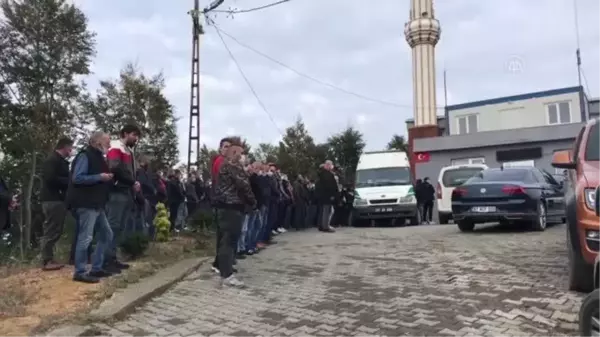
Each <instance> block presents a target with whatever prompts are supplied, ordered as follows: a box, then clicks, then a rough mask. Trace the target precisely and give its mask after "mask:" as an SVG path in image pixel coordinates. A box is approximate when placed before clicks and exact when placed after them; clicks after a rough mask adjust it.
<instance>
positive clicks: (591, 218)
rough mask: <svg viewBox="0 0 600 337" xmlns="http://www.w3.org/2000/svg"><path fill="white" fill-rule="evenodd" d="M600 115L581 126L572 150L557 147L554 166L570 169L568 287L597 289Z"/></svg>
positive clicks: (599, 227)
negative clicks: (562, 149)
mask: <svg viewBox="0 0 600 337" xmlns="http://www.w3.org/2000/svg"><path fill="white" fill-rule="evenodd" d="M598 128H599V121H598V119H593V120H590V121H589V122H588V123H587V124H586V125H585V126H584V127H582V128H581V130H580V132H579V134H578V136H577V138H576V139H575V143H574V145H573V149H572V150H571V151H558V152H555V153H554V156H553V157H552V166H554V167H556V168H561V169H567V170H569V172H568V174H567V180H568V181H567V182H566V183H565V186H566V188H565V209H566V223H567V250H568V254H569V289H570V290H576V291H583V292H589V291H592V290H593V289H594V284H593V282H592V280H593V273H594V261H595V259H596V255H597V254H598V248H599V246H600V232H599V230H600V224H599V222H600V218H599V217H598V215H597V214H596V212H595V210H594V202H595V198H596V187H597V186H598V185H600V178H599V177H598V175H599V174H600V172H599V171H600V170H599V169H600V144H599V143H600V134H599V129H598Z"/></svg>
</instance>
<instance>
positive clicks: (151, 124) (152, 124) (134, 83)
mask: <svg viewBox="0 0 600 337" xmlns="http://www.w3.org/2000/svg"><path fill="white" fill-rule="evenodd" d="M164 88H165V81H164V78H163V75H162V74H160V73H159V74H157V75H154V76H151V77H147V76H146V75H144V74H143V73H142V72H141V71H140V70H139V69H138V68H137V67H136V66H135V65H134V64H132V63H129V64H127V65H126V66H125V68H123V70H121V74H120V76H119V78H118V79H117V80H113V81H101V82H100V90H99V92H98V94H97V97H96V99H95V101H94V102H93V108H92V109H91V111H92V112H93V118H94V121H95V123H96V125H97V126H98V127H99V128H100V129H102V130H103V131H105V132H108V133H111V134H113V135H116V134H118V132H119V130H120V129H121V128H122V127H123V125H125V124H135V125H138V126H139V127H140V128H141V129H142V133H143V135H142V138H141V139H140V143H139V145H138V148H137V149H136V152H139V153H143V154H147V155H149V156H150V157H151V158H152V162H153V164H154V166H155V167H157V168H160V169H166V168H171V167H173V165H175V164H176V163H177V160H178V159H179V149H178V136H177V127H176V121H177V119H176V118H175V115H174V108H173V106H172V105H171V103H170V102H169V101H168V100H167V98H166V97H165V95H164V94H163V91H164Z"/></svg>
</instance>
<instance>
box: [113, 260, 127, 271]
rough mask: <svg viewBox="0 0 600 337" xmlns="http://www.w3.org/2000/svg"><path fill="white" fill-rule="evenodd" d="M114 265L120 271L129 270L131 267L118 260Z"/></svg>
mask: <svg viewBox="0 0 600 337" xmlns="http://www.w3.org/2000/svg"><path fill="white" fill-rule="evenodd" d="M112 264H113V265H114V266H115V267H117V268H119V269H129V265H128V264H127V263H123V262H120V261H118V260H114V261H113V262H112Z"/></svg>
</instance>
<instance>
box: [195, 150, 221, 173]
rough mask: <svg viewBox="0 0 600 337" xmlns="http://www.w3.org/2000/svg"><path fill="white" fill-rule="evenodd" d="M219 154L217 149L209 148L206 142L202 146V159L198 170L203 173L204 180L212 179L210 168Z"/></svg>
mask: <svg viewBox="0 0 600 337" xmlns="http://www.w3.org/2000/svg"><path fill="white" fill-rule="evenodd" d="M218 155H219V152H218V151H217V150H215V149H209V148H208V147H207V146H206V144H203V145H202V147H201V148H200V160H199V161H198V172H200V173H201V174H202V180H204V181H209V180H210V179H211V175H210V174H211V172H210V169H211V167H212V162H213V160H214V159H215V158H216V157H217V156H218Z"/></svg>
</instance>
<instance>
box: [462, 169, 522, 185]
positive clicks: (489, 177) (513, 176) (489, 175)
mask: <svg viewBox="0 0 600 337" xmlns="http://www.w3.org/2000/svg"><path fill="white" fill-rule="evenodd" d="M529 171H530V170H521V169H504V170H496V169H494V170H485V171H482V172H480V173H479V174H477V175H475V176H474V177H472V178H471V179H469V180H468V181H469V182H475V181H527V180H529V178H528V177H530V173H529Z"/></svg>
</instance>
